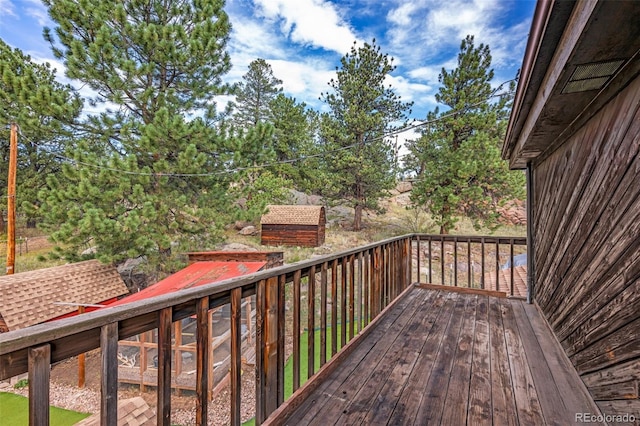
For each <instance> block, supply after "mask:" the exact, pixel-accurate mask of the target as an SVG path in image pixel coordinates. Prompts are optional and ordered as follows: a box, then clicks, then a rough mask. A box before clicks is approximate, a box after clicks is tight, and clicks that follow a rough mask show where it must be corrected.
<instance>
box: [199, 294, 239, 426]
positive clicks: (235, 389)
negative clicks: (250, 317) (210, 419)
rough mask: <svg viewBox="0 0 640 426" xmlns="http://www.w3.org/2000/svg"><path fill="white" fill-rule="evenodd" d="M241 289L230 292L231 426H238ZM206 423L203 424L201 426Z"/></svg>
mask: <svg viewBox="0 0 640 426" xmlns="http://www.w3.org/2000/svg"><path fill="white" fill-rule="evenodd" d="M241 324H242V288H241V287H238V288H234V289H233V290H231V385H230V387H231V404H230V405H231V425H232V426H240V424H241V421H240V404H241V402H240V393H241V387H242V381H241V377H240V371H241V368H242V359H241V357H242V348H241V346H242V335H241ZM204 425H206V423H204V424H203V426H204Z"/></svg>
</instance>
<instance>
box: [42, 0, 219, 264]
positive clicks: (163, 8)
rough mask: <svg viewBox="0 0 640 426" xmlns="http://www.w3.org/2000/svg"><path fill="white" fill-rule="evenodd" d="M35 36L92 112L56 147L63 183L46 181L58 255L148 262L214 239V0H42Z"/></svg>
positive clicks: (49, 217) (48, 218) (216, 2)
mask: <svg viewBox="0 0 640 426" xmlns="http://www.w3.org/2000/svg"><path fill="white" fill-rule="evenodd" d="M45 4H46V5H47V6H48V9H49V15H50V16H51V18H52V19H53V20H54V21H55V22H56V24H57V28H56V29H55V34H56V36H57V40H59V43H60V44H59V45H58V44H56V42H55V39H54V37H53V34H52V32H51V30H49V29H45V37H46V38H47V39H48V40H49V41H50V42H51V43H52V47H53V51H54V54H55V55H56V57H58V58H59V59H62V60H64V64H65V66H66V72H67V76H68V77H70V78H73V79H76V80H78V81H79V82H80V83H82V84H84V85H86V86H87V87H89V88H91V89H93V90H94V91H95V92H96V96H95V97H94V98H93V99H92V100H91V102H92V103H93V104H94V105H97V106H98V107H100V106H101V108H102V110H103V111H102V112H100V113H97V114H92V115H90V116H89V117H88V118H87V119H86V120H85V122H84V123H83V136H84V138H83V140H82V141H81V142H80V143H79V144H78V146H77V148H75V149H73V150H72V151H70V152H69V153H68V156H70V157H72V158H73V160H74V162H73V163H71V164H66V165H65V167H64V173H65V176H66V177H67V178H68V179H69V180H70V181H71V184H70V185H68V184H66V183H64V182H61V181H60V180H59V179H57V178H56V177H55V176H51V177H49V178H48V179H47V183H48V189H47V190H44V191H42V193H41V196H42V197H43V199H44V202H45V206H46V211H47V213H46V223H45V228H46V229H47V230H48V231H50V232H51V237H52V239H53V240H54V241H56V242H58V243H61V246H63V247H64V250H61V252H62V254H63V255H65V256H66V257H68V258H71V259H73V258H77V257H78V255H79V253H80V252H82V249H83V248H86V247H92V248H93V249H94V251H95V252H96V256H97V257H98V258H100V259H101V260H103V261H107V262H118V261H121V260H123V259H125V258H127V257H137V256H141V255H146V256H148V257H150V258H151V259H150V260H151V261H152V262H153V263H155V265H156V266H157V268H158V269H161V270H167V269H170V267H169V266H168V264H167V263H166V262H167V261H168V259H169V255H170V254H171V251H172V248H173V247H178V248H179V249H180V250H188V249H195V248H200V249H201V248H206V247H207V246H209V245H211V244H213V243H215V242H216V241H218V240H219V238H220V232H219V229H220V227H221V225H222V224H223V223H221V222H223V221H224V220H225V217H226V213H227V208H226V206H227V205H230V204H231V203H229V202H228V201H227V199H226V195H227V187H228V176H227V175H226V174H225V173H224V172H225V162H226V161H227V160H228V157H227V156H226V155H225V152H226V148H227V135H226V134H225V132H224V131H222V130H221V129H217V128H216V127H215V126H214V125H213V123H214V119H215V105H214V103H213V102H212V97H213V96H214V95H216V94H222V93H227V89H228V87H227V86H226V85H224V84H223V83H222V80H221V78H222V76H223V75H224V74H225V73H226V72H228V70H229V69H230V61H229V56H228V54H227V53H226V51H225V46H226V43H227V40H228V37H229V32H230V29H231V26H230V23H229V20H228V17H227V14H226V13H225V12H224V10H223V6H224V2H223V1H221V0H209V1H205V0H203V1H195V2H182V1H159V0H151V1H127V2H121V1H114V0H111V1H104V0H87V1H81V2H77V1H72V0H65V1H58V0H56V1H53V0H46V1H45Z"/></svg>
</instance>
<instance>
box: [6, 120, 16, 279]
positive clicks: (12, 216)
mask: <svg viewBox="0 0 640 426" xmlns="http://www.w3.org/2000/svg"><path fill="white" fill-rule="evenodd" d="M17 169H18V125H17V124H16V123H11V137H10V138H9V176H8V179H7V181H8V185H7V275H12V274H13V273H14V272H15V264H16V171H17Z"/></svg>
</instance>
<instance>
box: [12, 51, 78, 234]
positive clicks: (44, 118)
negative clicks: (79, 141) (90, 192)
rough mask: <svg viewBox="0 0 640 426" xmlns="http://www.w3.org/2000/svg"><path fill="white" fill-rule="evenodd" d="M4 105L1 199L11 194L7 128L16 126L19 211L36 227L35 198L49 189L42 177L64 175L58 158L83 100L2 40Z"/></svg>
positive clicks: (43, 66)
mask: <svg viewBox="0 0 640 426" xmlns="http://www.w3.org/2000/svg"><path fill="white" fill-rule="evenodd" d="M0 104H2V108H0V123H2V124H1V126H0V152H1V154H0V155H1V156H2V159H1V161H0V198H1V196H2V195H5V196H6V194H7V192H6V191H7V180H6V179H7V166H8V155H9V129H8V127H7V125H8V124H9V123H10V122H16V123H17V124H18V126H19V128H20V136H19V137H18V171H17V174H18V180H17V185H16V196H17V200H16V206H17V208H18V213H19V214H22V215H23V216H25V217H26V218H27V224H28V225H32V224H34V223H35V222H36V221H37V219H38V217H39V210H38V209H37V207H38V206H39V204H40V203H39V201H38V198H37V193H38V191H39V190H40V189H42V187H43V186H44V185H45V181H44V179H43V176H49V175H58V174H60V169H61V159H60V158H59V157H57V155H60V154H62V153H63V151H64V147H65V145H67V144H68V143H69V142H70V136H71V134H70V129H69V124H71V123H73V122H74V121H75V120H76V118H77V117H78V115H79V114H80V110H81V108H82V101H81V100H80V98H79V97H78V95H77V94H76V93H74V92H73V90H72V89H71V87H69V86H65V85H62V84H60V83H58V82H57V81H56V80H55V70H52V69H51V67H50V66H49V64H36V63H34V62H33V61H32V60H31V57H29V56H28V55H25V54H24V53H23V52H22V51H21V50H20V49H12V48H11V47H10V46H8V45H7V44H6V43H5V42H4V41H2V40H0ZM23 204H24V205H25V207H26V208H23V207H22V205H23ZM29 206H35V207H36V208H28V207H29ZM1 210H2V209H0V222H1V221H2V214H1V213H2V212H1ZM0 228H1V227H0Z"/></svg>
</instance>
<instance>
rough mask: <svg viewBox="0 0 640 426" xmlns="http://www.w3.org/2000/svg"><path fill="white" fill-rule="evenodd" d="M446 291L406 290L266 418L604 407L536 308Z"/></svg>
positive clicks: (547, 417)
mask: <svg viewBox="0 0 640 426" xmlns="http://www.w3.org/2000/svg"><path fill="white" fill-rule="evenodd" d="M448 290H451V288H447V287H444V288H441V289H433V288H420V287H415V288H413V289H411V290H408V293H407V294H406V295H405V296H404V297H403V298H402V303H397V304H394V305H393V306H392V307H390V309H388V310H386V311H385V312H384V314H383V315H381V317H380V318H378V319H377V321H376V324H375V326H374V327H373V328H372V329H370V330H368V331H369V333H367V335H366V336H363V338H362V339H357V340H358V341H357V346H355V345H354V347H352V348H351V350H352V352H351V354H350V355H349V356H348V357H346V358H345V357H341V360H340V361H339V365H336V366H333V368H332V371H331V372H330V373H329V374H326V375H322V376H321V377H318V378H312V379H311V380H310V381H309V382H307V384H306V385H305V386H303V387H302V388H301V389H300V390H299V391H298V392H297V393H295V394H294V395H293V396H292V397H291V399H289V401H287V402H285V404H284V405H283V406H281V407H280V408H279V409H278V410H277V411H276V412H274V413H273V415H272V416H271V417H269V418H268V419H267V421H266V424H274V425H275V424H278V425H279V424H290V425H298V424H319V425H320V424H322V425H324V424H383V425H384V424H388V425H392V424H403V425H404V424H415V425H418V424H441V425H448V424H473V425H483V424H487V425H490V424H513V425H515V424H523V425H525V424H558V425H569V424H577V422H576V413H591V414H594V415H597V414H598V413H599V412H598V408H597V406H596V405H595V404H594V402H593V400H592V399H591V398H590V397H589V395H588V393H587V391H586V388H585V387H584V384H583V383H582V382H581V380H580V379H579V377H578V375H577V373H576V372H575V370H574V369H573V367H572V366H571V364H570V362H569V360H568V359H567V358H566V356H565V354H564V352H563V351H562V348H561V347H560V345H559V344H558V342H557V341H556V340H555V338H554V337H553V335H552V334H551V332H550V330H549V328H548V326H547V324H546V323H545V322H544V319H543V318H542V317H541V316H540V314H539V313H538V311H537V309H536V308H535V307H534V306H533V305H527V304H526V303H525V302H523V301H522V300H516V299H507V298H504V297H495V296H493V295H490V294H488V293H484V294H483V293H481V292H477V293H469V292H459V291H448ZM353 343H356V342H355V341H354V342H353ZM307 385H311V387H313V388H314V389H313V390H312V391H311V392H309V389H306V388H307ZM291 407H295V409H293V410H292V409H291Z"/></svg>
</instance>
